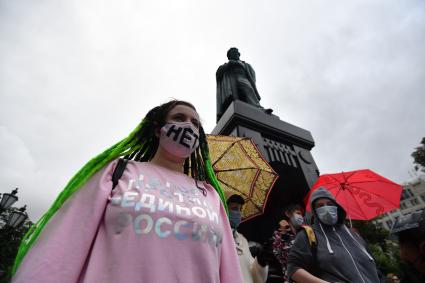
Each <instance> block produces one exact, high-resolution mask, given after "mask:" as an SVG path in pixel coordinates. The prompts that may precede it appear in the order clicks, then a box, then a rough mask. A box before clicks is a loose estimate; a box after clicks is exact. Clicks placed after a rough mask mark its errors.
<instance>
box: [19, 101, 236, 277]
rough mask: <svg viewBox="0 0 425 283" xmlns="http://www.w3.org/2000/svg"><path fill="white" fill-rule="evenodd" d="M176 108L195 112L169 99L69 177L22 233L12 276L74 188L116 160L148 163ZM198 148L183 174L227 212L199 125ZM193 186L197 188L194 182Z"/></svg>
mask: <svg viewBox="0 0 425 283" xmlns="http://www.w3.org/2000/svg"><path fill="white" fill-rule="evenodd" d="M177 105H185V106H188V107H191V108H192V109H194V110H195V111H196V109H195V107H194V106H193V105H192V104H190V103H188V102H185V101H180V100H171V101H169V102H167V103H164V104H161V105H160V106H157V107H155V108H153V109H151V110H150V111H149V112H148V114H146V117H145V118H144V119H143V120H142V122H141V123H140V124H139V125H138V126H137V127H136V129H134V130H133V131H132V132H131V133H130V134H129V135H128V136H127V137H126V138H125V139H123V140H121V141H120V142H118V143H116V144H115V145H113V146H111V147H110V148H108V149H107V150H105V151H104V152H102V153H101V154H99V155H97V156H96V157H94V158H93V159H91V160H90V161H89V162H87V163H86V164H85V165H84V166H83V167H82V168H81V169H80V170H79V171H78V172H77V174H75V175H74V176H73V177H72V178H71V180H70V181H69V182H68V184H67V185H66V186H65V188H64V189H63V191H62V192H61V193H60V194H59V196H58V197H57V198H56V200H55V201H54V202H53V205H52V206H51V207H50V209H49V210H48V211H47V212H46V213H45V214H44V215H43V216H42V217H41V218H40V219H39V220H38V221H37V222H36V223H35V224H34V225H33V226H32V227H31V228H30V229H29V231H28V232H27V233H26V234H25V236H24V238H23V239H22V242H21V244H20V246H19V250H18V253H17V255H16V258H15V263H14V265H13V269H12V274H15V272H16V270H17V269H18V267H19V265H20V264H21V262H22V260H23V258H24V257H25V255H26V254H27V252H28V250H29V249H30V248H31V246H32V245H33V243H34V241H35V240H36V239H37V238H38V236H39V235H40V233H41V231H42V230H43V228H44V227H45V225H46V224H47V223H48V222H49V220H50V219H51V218H52V217H53V215H54V214H55V213H56V212H57V211H58V209H60V208H61V207H62V205H63V204H64V203H65V201H66V200H68V199H69V198H70V197H71V196H72V195H73V194H74V193H75V192H76V191H78V189H80V188H81V187H82V186H83V185H84V184H85V183H86V182H87V181H88V180H89V179H90V178H91V177H92V176H93V175H94V174H95V173H96V172H98V171H99V170H100V169H101V168H103V167H104V166H105V165H106V164H108V163H109V162H111V161H112V160H114V159H117V158H119V157H123V156H124V158H126V159H131V160H136V161H142V162H144V161H149V160H151V159H152V158H153V157H154V155H155V153H156V151H157V149H158V145H159V139H158V138H157V137H156V135H155V130H156V129H158V128H161V127H162V126H163V125H164V124H165V119H166V116H167V114H168V112H169V111H170V110H171V109H173V108H174V107H175V106H177ZM199 145H200V146H199V147H198V149H197V150H196V151H195V152H194V153H192V155H191V156H190V158H187V159H186V160H185V163H184V173H185V174H187V175H190V176H191V177H192V178H194V179H195V181H196V180H199V181H206V182H208V183H210V184H211V185H212V186H213V187H214V189H215V190H216V191H217V193H218V195H219V196H220V199H221V201H222V203H223V205H224V207H225V210H226V212H228V209H227V204H226V199H225V196H224V193H223V190H222V189H221V187H220V184H219V183H218V180H217V178H216V176H215V173H214V170H213V167H212V165H211V160H210V157H209V149H208V143H207V139H206V135H205V133H204V130H203V128H202V127H201V126H200V137H199ZM189 171H190V172H189ZM196 185H197V186H198V184H197V183H196ZM198 188H199V189H201V190H202V191H203V193H204V194H206V192H205V190H204V189H203V188H201V187H199V186H198Z"/></svg>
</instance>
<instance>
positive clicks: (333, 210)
mask: <svg viewBox="0 0 425 283" xmlns="http://www.w3.org/2000/svg"><path fill="white" fill-rule="evenodd" d="M316 213H317V217H318V218H319V220H320V222H322V223H323V224H326V225H335V224H336V223H337V222H338V208H337V207H336V206H334V205H330V206H326V205H325V206H321V207H318V208H316Z"/></svg>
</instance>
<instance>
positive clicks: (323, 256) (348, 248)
mask: <svg viewBox="0 0 425 283" xmlns="http://www.w3.org/2000/svg"><path fill="white" fill-rule="evenodd" d="M310 204H311V208H312V212H313V216H314V220H313V221H314V222H313V225H312V229H313V231H314V235H315V239H316V244H315V245H313V244H310V241H309V239H310V238H309V237H308V235H307V233H305V232H300V233H298V234H297V236H296V238H295V242H294V246H293V247H292V249H291V251H290V253H289V257H288V271H287V272H288V276H289V277H290V278H291V279H292V280H294V281H296V282H303V283H304V282H305V283H309V282H350V283H376V282H380V279H379V277H378V271H377V268H376V264H375V261H374V260H373V258H372V256H371V255H370V254H369V253H368V252H367V251H366V248H365V243H364V241H363V239H362V238H361V237H360V236H359V235H357V234H356V233H355V232H353V231H350V230H349V229H348V227H347V226H345V224H344V220H345V217H346V212H345V210H344V209H343V208H342V207H341V206H340V205H339V204H338V203H337V202H336V200H335V198H334V197H333V195H332V194H331V193H330V192H329V191H328V190H327V189H326V188H324V187H320V188H318V189H317V190H315V191H314V192H313V193H312V195H311V199H310Z"/></svg>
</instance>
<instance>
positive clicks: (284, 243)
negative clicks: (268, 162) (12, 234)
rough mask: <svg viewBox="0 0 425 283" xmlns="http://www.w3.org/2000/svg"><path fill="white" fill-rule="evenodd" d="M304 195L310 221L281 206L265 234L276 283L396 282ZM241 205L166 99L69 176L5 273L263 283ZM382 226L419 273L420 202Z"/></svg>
mask: <svg viewBox="0 0 425 283" xmlns="http://www.w3.org/2000/svg"><path fill="white" fill-rule="evenodd" d="M310 202H311V203H310V204H311V208H312V222H311V225H306V224H305V216H304V209H303V207H302V206H300V205H299V204H292V205H288V206H286V207H284V208H282V219H281V221H280V222H279V223H278V226H279V227H278V229H277V230H276V231H275V232H274V233H273V235H272V254H273V255H274V257H275V259H277V261H278V262H279V264H280V267H281V275H282V278H281V282H307V283H308V282H354V283H356V282H359V283H360V282H361V283H369V282H370V283H374V282H385V280H392V281H389V282H396V281H394V280H399V279H398V277H397V276H396V275H393V274H392V275H390V276H389V277H388V278H385V277H383V276H382V275H381V274H380V273H379V270H378V268H377V266H376V263H375V260H374V258H373V257H372V255H371V254H370V253H369V251H368V250H367V245H366V242H365V241H364V240H363V239H362V237H360V235H358V234H357V233H356V232H354V231H353V230H352V229H350V228H349V227H347V226H346V225H345V218H346V212H345V210H344V208H343V207H342V206H340V205H339V204H338V203H337V201H336V200H335V198H334V196H333V195H332V194H331V193H330V192H329V191H328V190H327V189H326V188H325V187H321V188H319V189H317V190H315V191H314V192H313V193H312V195H311V199H310ZM244 204H245V201H244V198H243V197H242V196H241V195H231V196H230V197H229V198H227V199H226V198H225V195H224V192H223V191H222V189H221V187H220V185H219V183H218V181H217V179H216V177H215V174H214V171H213V168H212V165H211V160H210V158H209V149H208V144H207V140H206V136H205V133H204V130H203V128H202V125H201V123H200V118H199V115H198V113H197V112H196V109H195V107H194V106H193V105H192V104H190V103H188V102H184V101H178V100H172V101H170V102H167V103H165V104H162V105H160V106H157V107H155V108H153V109H151V110H150V111H149V112H148V114H147V115H146V117H145V118H144V119H143V120H142V122H141V123H140V124H139V125H138V126H137V128H136V129H135V130H134V131H133V132H132V133H130V135H129V136H128V137H127V138H125V139H123V140H122V141H120V142H119V143H117V144H115V145H114V146H112V147H110V148H108V149H107V150H105V151H104V152H103V153H101V154H99V155H98V156H96V157H94V158H93V159H91V160H90V161H89V162H88V163H87V164H86V165H85V166H84V167H83V168H82V169H81V170H80V171H78V173H77V174H76V175H75V176H74V177H73V178H72V179H71V180H70V181H69V183H68V184H67V186H66V187H65V188H64V190H63V191H62V192H61V194H60V195H59V196H58V198H57V199H56V200H55V202H54V204H53V205H52V207H51V208H50V209H49V210H48V211H47V212H46V213H45V214H44V215H43V217H42V218H41V219H40V220H39V221H38V222H37V223H36V224H35V225H34V226H33V227H32V228H31V230H30V231H29V233H28V234H27V235H26V236H25V238H24V240H23V241H22V243H21V246H20V249H19V252H18V255H17V258H16V262H15V266H14V276H13V279H12V282H14V283H25V282H34V281H33V280H34V278H36V279H37V282H45V283H50V282H51V283H56V282H64V283H67V282H69V283H75V282H185V283H191V282H193V283H195V282H196V283H199V282H205V283H208V282H223V283H227V282H228V283H239V282H240V283H242V282H245V283H265V282H267V280H268V273H269V264H270V254H269V253H267V251H266V250H265V249H261V248H260V249H258V250H257V252H256V255H255V256H253V255H252V253H251V250H250V244H249V242H248V240H247V239H246V238H245V237H244V235H242V234H241V233H239V232H238V227H239V225H240V223H241V219H242V210H243V206H244ZM393 234H394V235H395V236H396V237H397V238H398V241H399V244H400V252H401V258H402V259H403V260H405V261H406V262H408V263H409V264H410V265H409V266H410V268H411V271H410V272H408V273H407V275H405V276H404V277H402V278H401V279H402V280H404V281H402V282H414V283H416V282H425V277H424V274H425V211H420V212H418V213H415V214H412V215H409V217H405V218H403V217H401V218H400V219H399V221H398V222H397V223H396V225H395V228H394V230H393ZM387 282H388V281H387Z"/></svg>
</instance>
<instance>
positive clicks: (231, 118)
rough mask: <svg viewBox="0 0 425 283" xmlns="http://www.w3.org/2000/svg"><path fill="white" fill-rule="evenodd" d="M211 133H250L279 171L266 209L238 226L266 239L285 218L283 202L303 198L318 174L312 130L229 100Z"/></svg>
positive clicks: (253, 237) (251, 236)
mask: <svg viewBox="0 0 425 283" xmlns="http://www.w3.org/2000/svg"><path fill="white" fill-rule="evenodd" d="M212 134H214V135H230V136H238V137H250V138H251V139H252V140H253V141H254V142H255V144H256V145H257V147H258V149H259V150H260V151H261V153H262V154H263V156H264V158H265V159H266V160H267V162H268V163H269V164H270V165H271V166H272V167H273V169H274V170H275V171H276V173H278V174H279V179H278V181H277V182H276V183H275V185H274V187H273V188H272V190H271V192H270V194H269V198H268V201H267V205H266V209H265V213H264V214H263V215H261V216H258V217H255V218H253V219H252V220H249V221H247V222H244V223H242V224H241V226H240V229H239V230H240V231H241V232H242V233H243V234H245V235H246V236H247V237H248V239H249V240H253V241H257V242H260V243H263V242H264V241H265V240H266V239H267V238H269V237H270V236H271V234H272V232H273V230H274V229H276V228H277V224H278V222H279V220H281V219H282V214H281V213H282V208H283V206H285V205H287V204H290V203H300V202H302V200H303V198H304V197H305V195H306V194H307V193H308V191H309V188H310V187H311V186H312V185H313V184H314V182H315V181H316V179H317V177H318V176H319V170H318V168H317V166H316V163H315V162H314V159H313V157H312V155H311V153H310V150H311V149H312V148H313V147H314V140H313V137H312V135H311V133H310V132H309V131H307V130H305V129H302V128H299V127H297V126H294V125H292V124H289V123H287V122H284V121H281V120H280V119H279V117H277V116H275V115H269V114H266V113H264V111H262V110H260V109H258V108H256V107H254V106H252V105H250V104H247V103H245V102H242V101H239V100H236V101H233V102H232V103H231V104H230V106H229V107H228V108H227V110H226V112H225V113H224V114H223V116H222V117H221V118H220V120H219V121H218V123H217V125H216V127H215V128H214V130H213V131H212Z"/></svg>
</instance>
